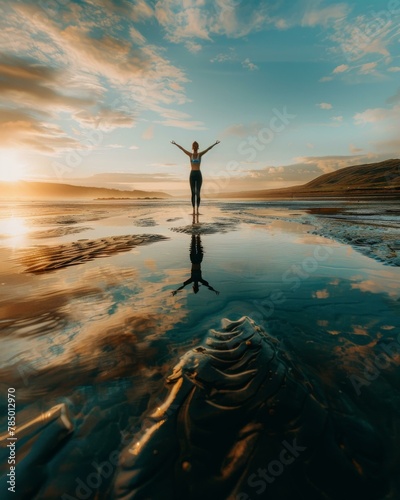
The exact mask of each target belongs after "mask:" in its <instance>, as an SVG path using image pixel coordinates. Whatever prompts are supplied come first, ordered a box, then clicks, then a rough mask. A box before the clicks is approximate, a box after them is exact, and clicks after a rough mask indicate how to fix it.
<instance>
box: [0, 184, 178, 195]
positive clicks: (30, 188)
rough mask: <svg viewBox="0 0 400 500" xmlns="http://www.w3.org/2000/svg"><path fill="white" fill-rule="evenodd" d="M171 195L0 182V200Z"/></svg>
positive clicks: (153, 192)
mask: <svg viewBox="0 0 400 500" xmlns="http://www.w3.org/2000/svg"><path fill="white" fill-rule="evenodd" d="M170 197H171V195H169V194H167V193H162V192H157V191H138V190H133V191H122V190H119V189H109V188H97V187H85V186H72V185H70V184H58V183H55V182H28V181H19V182H0V198H2V199H29V200H35V199H40V200H49V199H50V200H53V199H58V200H62V199H70V198H80V199H87V198H89V199H93V198H112V199H127V198H128V199H138V198H170Z"/></svg>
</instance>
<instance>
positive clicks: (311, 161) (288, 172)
mask: <svg viewBox="0 0 400 500" xmlns="http://www.w3.org/2000/svg"><path fill="white" fill-rule="evenodd" d="M386 158H387V157H386V156H383V155H379V154H371V153H366V154H358V155H348V156H320V157H318V156H310V157H307V156H306V157H300V158H297V159H296V163H293V164H291V165H282V166H279V167H275V166H271V165H269V166H266V167H264V168H261V169H257V170H255V169H251V170H242V171H241V172H240V176H239V175H238V176H236V177H233V178H231V179H230V184H229V189H232V191H235V190H236V191H245V190H257V189H269V188H270V189H273V188H279V187H285V186H293V185H300V184H306V183H307V182H309V181H311V180H312V179H315V178H316V177H318V176H320V175H322V174H325V173H329V172H334V171H337V170H340V169H341V168H345V167H349V166H352V165H362V164H364V163H371V162H373V161H380V160H383V159H386Z"/></svg>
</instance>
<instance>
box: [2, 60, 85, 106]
mask: <svg viewBox="0 0 400 500" xmlns="http://www.w3.org/2000/svg"><path fill="white" fill-rule="evenodd" d="M64 78H65V72H64V71H62V70H59V69H56V68H50V67H47V66H43V65H40V64H34V63H32V62H31V61H28V60H26V59H22V58H19V57H15V56H3V57H1V58H0V92H1V95H2V98H3V99H4V101H5V102H12V103H14V104H17V105H20V106H24V107H25V106H26V107H31V108H37V109H40V110H42V111H43V110H44V109H47V110H51V111H55V110H57V111H73V110H76V109H81V108H82V107H87V106H91V105H93V104H94V103H95V100H94V99H93V98H92V97H91V96H90V93H89V92H88V91H87V90H86V89H82V88H81V89H79V90H78V91H76V90H75V89H72V90H73V91H72V92H71V90H70V92H69V94H67V93H63V92H61V90H60V87H61V84H62V81H63V79H64ZM61 88H62V87H61ZM74 94H75V95H74Z"/></svg>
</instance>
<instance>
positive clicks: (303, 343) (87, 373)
mask: <svg viewBox="0 0 400 500" xmlns="http://www.w3.org/2000/svg"><path fill="white" fill-rule="evenodd" d="M190 212H191V209H190V206H189V205H188V203H187V202H182V201H136V202H131V201H120V202H115V201H96V202H95V201H93V202H90V203H84V202H62V203H59V204H57V205H55V204H52V203H45V202H35V203H28V202H20V203H14V204H12V205H11V204H6V203H2V204H1V205H0V263H1V264H0V324H1V343H2V348H1V352H0V381H1V386H2V387H1V388H2V391H1V394H2V395H5V394H7V389H8V388H10V387H11V388H14V389H15V399H16V413H17V421H18V426H20V427H21V430H20V435H19V439H20V447H19V449H18V450H19V451H18V453H19V457H18V459H19V460H20V461H21V465H20V469H19V476H18V481H19V484H20V489H19V491H20V493H19V494H16V495H15V496H13V497H12V498H23V499H25V498H32V499H37V500H47V499H49V500H50V499H55V498H83V497H82V496H81V497H80V496H79V495H78V493H79V494H82V495H84V493H83V492H86V493H87V497H85V498H97V499H103V498H104V499H107V498H112V496H111V493H110V492H111V491H112V488H113V480H114V479H113V478H114V477H115V475H116V474H117V472H118V466H117V465H116V463H117V462H115V461H114V462H115V463H114V462H113V460H112V459H111V458H110V457H113V459H114V458H115V457H117V458H118V456H119V454H120V452H121V450H122V449H123V447H124V446H125V445H126V444H127V443H128V442H129V441H130V440H131V439H133V437H134V436H135V435H137V433H138V432H139V431H140V429H141V426H142V425H143V416H144V415H145V414H147V413H148V412H149V411H150V410H151V409H152V408H157V406H159V405H160V404H161V403H162V401H163V398H164V396H165V380H166V378H167V376H168V375H169V374H170V372H171V370H172V368H173V367H174V366H175V365H176V363H177V362H178V360H179V358H180V357H181V356H183V355H184V354H185V353H186V352H187V351H188V350H190V349H192V348H195V347H196V346H198V345H199V344H201V343H202V342H203V340H204V339H205V337H206V336H207V335H208V332H209V331H210V329H214V328H218V327H219V326H220V324H221V320H223V319H224V318H228V319H230V320H237V319H238V318H241V317H243V316H246V317H249V318H251V320H252V321H254V322H255V323H256V324H258V325H260V327H261V328H262V329H263V330H265V331H266V332H268V334H270V335H271V336H272V337H273V338H275V339H277V341H278V342H279V343H280V345H281V346H282V349H283V350H285V352H286V353H287V356H288V359H289V358H290V359H291V360H292V361H291V362H293V363H294V364H295V365H296V366H298V367H301V370H302V372H304V374H306V376H307V377H308V378H309V379H310V380H312V383H310V386H312V388H311V389H310V390H311V391H313V394H314V393H315V394H316V395H321V394H323V395H324V396H323V398H324V401H325V403H324V404H325V405H326V406H327V407H329V408H331V409H332V411H334V412H337V413H340V412H342V413H346V412H348V413H349V414H352V415H353V416H354V415H355V416H356V417H355V418H356V419H358V420H360V421H362V422H364V423H365V425H366V426H369V427H370V428H371V429H373V430H374V433H375V435H376V436H377V438H376V439H377V440H378V441H379V446H380V447H381V448H380V449H381V450H382V454H383V455H382V456H383V457H384V458H383V459H382V464H383V467H384V470H385V473H384V474H383V476H382V494H381V496H380V497H379V498H381V499H395V498H399V496H400V484H399V478H398V473H397V471H398V468H399V466H400V458H399V454H398V449H399V445H400V440H399V436H400V419H399V412H400V395H399V392H398V386H399V385H398V384H399V382H400V368H399V362H400V342H399V339H400V337H399V333H400V330H399V327H400V287H399V283H400V204H399V203H398V202H396V201H385V200H383V201H377V200H374V201H373V202H368V201H366V200H364V201H360V202H358V201H346V200H329V201H323V200H312V201H305V200H302V201H293V202H284V201H265V202H248V201H246V202H239V201H237V202H233V201H232V202H228V201H218V202H212V201H207V202H205V203H204V205H202V207H201V214H200V216H199V219H198V220H197V219H195V220H193V217H192V215H191V214H190ZM196 273H197V274H196ZM199 273H200V275H201V279H202V280H203V281H201V282H200V286H199V288H198V290H197V291H196V292H195V290H194V289H193V282H191V281H190V280H191V279H193V277H196V276H197V277H198V276H199ZM185 283H186V284H185ZM397 345H398V346H399V348H398V349H397ZM382 360H383V361H382ZM259 369H260V370H262V367H260V368H259ZM315 397H317V396H315ZM318 397H319V396H318ZM321 398H322V396H321ZM1 405H2V406H4V405H5V401H1ZM4 415H5V413H4V412H3V414H2V420H1V424H2V426H1V429H2V430H1V432H0V434H1V436H0V437H1V439H0V441H1V443H2V446H1V448H0V452H1V460H0V461H1V462H2V463H6V461H4V460H6V456H7V453H8V448H7V447H6V441H5V439H6V438H5V434H4V432H5V431H4V429H6V428H7V426H6V420H5V418H4ZM363 425H364V424H363ZM105 462H109V463H110V473H109V474H104V475H103V476H101V477H100V476H99V477H100V479H99V477H98V480H97V481H94V480H93V481H91V480H90V479H88V478H90V477H92V476H90V475H91V474H94V473H96V470H98V464H103V463H105ZM96 467H97V469H96ZM4 470H5V469H2V473H4ZM363 473H365V474H367V472H363ZM290 474H291V472H290V469H289V468H288V469H287V470H286V469H285V471H284V472H283V473H282V474H281V475H280V476H279V478H277V479H276V484H277V485H279V481H285V477H286V480H289V478H290ZM360 474H361V472H360ZM4 479H5V476H4V475H3V477H2V481H3V483H2V486H4ZM244 481H245V482H246V481H247V479H246V478H244ZM282 484H283V483H282ZM22 485H23V486H22ZM82 485H83V486H82ZM79 488H80V489H79ZM277 488H278V486H277ZM277 491H278V490H277ZM246 494H247V495H248V498H253V497H254V498H263V496H261V497H259V496H258V495H257V494H256V490H255V489H254V490H251V488H250V492H247V493H246ZM18 495H20V496H18ZM63 495H64V497H63ZM65 495H67V496H65ZM68 495H69V496H68ZM251 495H253V496H251ZM275 495H276V496H272V497H271V498H280V497H279V495H278V494H277V493H276V494H275ZM132 498H133V497H132ZM135 498H136V497H135ZM138 498H139V497H138ZM159 498H163V497H162V496H160V497H159ZM193 498H194V497H193ZM210 498H212V497H210ZM282 498H283V497H282ZM315 498H320V497H315ZM321 498H322V497H321ZM370 498H373V497H372V496H371V497H370ZM376 498H378V497H376Z"/></svg>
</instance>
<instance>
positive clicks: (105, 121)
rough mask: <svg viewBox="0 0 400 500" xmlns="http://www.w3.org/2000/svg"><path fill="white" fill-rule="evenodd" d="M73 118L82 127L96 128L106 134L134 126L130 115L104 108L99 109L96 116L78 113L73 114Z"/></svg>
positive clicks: (86, 112)
mask: <svg viewBox="0 0 400 500" xmlns="http://www.w3.org/2000/svg"><path fill="white" fill-rule="evenodd" d="M74 118H75V120H77V121H78V122H79V123H80V124H81V125H82V126H83V127H91V128H96V129H98V130H102V131H106V132H109V131H111V130H115V129H116V128H121V127H123V128H131V127H133V126H134V125H135V119H134V117H133V116H131V115H130V114H128V113H125V112H124V111H119V110H115V109H110V108H106V107H103V108H100V109H99V111H98V112H97V113H96V114H94V113H92V112H88V111H79V112H78V113H75V114H74Z"/></svg>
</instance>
